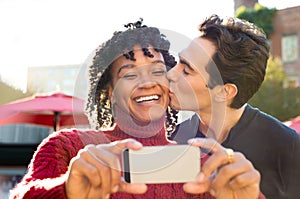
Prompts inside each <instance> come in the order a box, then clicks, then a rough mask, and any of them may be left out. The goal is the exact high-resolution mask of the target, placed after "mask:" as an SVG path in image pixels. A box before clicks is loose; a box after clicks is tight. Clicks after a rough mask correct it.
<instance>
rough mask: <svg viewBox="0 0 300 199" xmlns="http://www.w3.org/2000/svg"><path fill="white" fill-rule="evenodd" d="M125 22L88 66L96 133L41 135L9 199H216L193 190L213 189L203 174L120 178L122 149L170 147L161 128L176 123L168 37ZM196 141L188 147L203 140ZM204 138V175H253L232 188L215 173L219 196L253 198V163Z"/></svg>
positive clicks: (168, 129)
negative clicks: (184, 179) (189, 178)
mask: <svg viewBox="0 0 300 199" xmlns="http://www.w3.org/2000/svg"><path fill="white" fill-rule="evenodd" d="M127 27H128V30H126V31H123V32H116V33H115V34H114V36H113V37H112V38H111V39H110V40H108V41H107V42H105V43H103V44H102V45H101V46H100V48H99V49H98V50H97V52H96V55H95V57H94V58H93V64H92V65H91V66H90V68H89V75H90V88H89V93H88V100H87V104H86V111H87V115H88V116H89V120H90V122H91V124H92V125H93V126H94V127H95V128H96V130H89V131H83V130H77V129H70V130H68V131H67V130H63V131H60V132H56V133H54V134H53V135H51V136H50V137H49V138H48V139H46V140H44V141H43V143H41V145H40V146H39V147H38V149H37V151H36V152H35V154H34V156H33V159H32V161H31V163H30V165H29V168H28V173H27V174H26V175H25V176H24V178H23V180H22V181H21V182H20V183H19V184H18V185H17V186H16V187H15V189H14V190H13V191H12V192H11V195H10V198H69V199H70V198H72V199H77V198H78V199H79V198H203V197H206V198H213V197H212V196H211V195H210V194H209V193H205V194H198V195H196V194H194V193H196V192H197V193H204V192H207V191H211V193H213V191H212V190H211V189H210V184H213V183H215V182H214V181H213V182H208V181H205V182H204V179H203V177H201V176H203V174H199V176H198V182H196V181H195V182H191V183H187V184H185V185H183V184H180V183H174V184H151V185H147V186H146V185H145V184H134V183H132V184H128V183H125V182H124V181H123V180H122V177H121V164H120V162H119V156H120V154H121V153H122V151H123V149H125V148H129V149H133V150H139V149H141V147H142V146H152V145H169V144H173V143H172V142H170V141H169V140H168V139H167V134H168V133H166V132H172V131H173V129H174V126H175V123H176V116H175V114H176V112H174V111H172V110H171V109H170V108H168V103H169V96H168V80H167V78H166V68H167V67H172V66H174V65H175V62H174V59H173V57H172V56H170V54H169V53H168V50H169V46H170V44H169V42H168V41H167V40H166V39H165V38H164V36H163V35H161V34H160V32H159V30H158V29H157V28H152V27H146V26H142V24H141V21H138V22H136V23H131V24H129V25H128V26H127ZM166 109H168V113H167V114H165V112H166ZM166 115H167V116H166ZM166 118H167V119H166ZM165 121H166V124H165ZM197 141H198V142H194V143H193V145H197V146H201V145H203V143H201V142H202V141H201V140H197ZM205 143H206V144H207V147H209V148H211V147H212V146H214V150H213V151H212V153H213V154H212V156H211V157H210V158H209V160H208V161H207V162H208V164H205V165H204V166H203V168H206V173H208V174H210V173H213V172H214V171H215V170H217V169H222V168H223V166H224V165H232V166H233V168H234V167H235V165H239V168H240V170H239V174H237V173H234V172H231V171H227V172H226V171H224V172H220V173H223V174H226V173H228V172H229V173H230V175H226V176H227V177H230V178H231V177H234V176H236V175H240V176H241V177H240V179H244V177H245V176H243V175H245V174H246V176H247V175H248V176H251V177H250V178H249V177H246V179H247V181H246V183H244V184H243V186H242V187H241V186H240V185H239V184H237V183H236V182H235V181H234V180H233V181H232V184H231V185H228V184H222V179H224V178H222V177H221V178H220V177H218V176H219V175H218V174H216V177H215V178H214V179H215V181H216V182H219V187H220V189H222V190H224V195H223V196H224V198H232V197H234V194H236V192H237V191H236V190H238V191H240V192H238V193H239V194H243V193H244V194H247V197H245V198H257V196H258V192H259V188H258V183H259V180H260V178H259V173H258V172H257V171H256V170H255V169H254V168H253V167H252V165H251V163H250V162H249V161H248V160H246V159H245V158H244V157H243V156H242V155H241V154H239V153H228V155H227V154H226V153H225V152H226V151H225V150H224V148H223V147H221V146H220V145H218V144H217V145H216V143H215V142H214V141H212V140H208V141H206V142H205ZM208 145H209V146H208ZM228 158H229V159H228ZM228 161H229V162H228ZM231 161H232V162H231ZM209 162H210V163H209ZM228 163H232V164H228ZM180 172H184V171H180ZM233 173H234V174H233ZM231 174H232V175H234V176H232V175H231ZM249 174H251V175H249ZM252 174H253V175H252ZM224 176H225V175H224ZM253 176H254V177H253ZM218 179H221V180H218ZM243 182H244V180H243ZM202 185H203V186H202ZM183 186H184V187H183ZM182 187H183V188H182ZM195 188H197V190H196V192H195ZM184 190H185V191H184ZM233 193H234V194H233ZM227 195H228V197H227Z"/></svg>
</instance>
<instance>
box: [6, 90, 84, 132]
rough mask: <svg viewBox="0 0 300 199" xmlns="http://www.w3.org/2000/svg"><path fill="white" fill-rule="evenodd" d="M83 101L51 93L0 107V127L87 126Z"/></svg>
mask: <svg viewBox="0 0 300 199" xmlns="http://www.w3.org/2000/svg"><path fill="white" fill-rule="evenodd" d="M83 110H84V100H82V99H80V98H77V97H74V96H70V95H66V94H63V93H53V94H45V95H35V96H32V97H29V98H24V99H21V100H17V101H14V102H11V103H8V104H4V105H2V106H0V125H7V124H17V123H29V124H37V125H44V126H53V129H54V130H55V131H56V130H58V129H59V127H60V126H75V125H88V124H89V123H88V119H87V117H86V116H85V114H84V111H83Z"/></svg>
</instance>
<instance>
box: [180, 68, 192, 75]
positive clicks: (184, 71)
mask: <svg viewBox="0 0 300 199" xmlns="http://www.w3.org/2000/svg"><path fill="white" fill-rule="evenodd" d="M182 72H183V74H185V75H188V74H190V73H188V72H187V71H186V70H185V68H184V69H183V70H182Z"/></svg>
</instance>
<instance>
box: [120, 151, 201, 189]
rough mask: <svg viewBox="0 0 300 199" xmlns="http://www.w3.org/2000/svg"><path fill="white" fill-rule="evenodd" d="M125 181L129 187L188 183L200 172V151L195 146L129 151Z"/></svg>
mask: <svg viewBox="0 0 300 199" xmlns="http://www.w3.org/2000/svg"><path fill="white" fill-rule="evenodd" d="M122 159H123V161H122V162H123V177H124V179H125V181H126V182H128V183H146V184H157V183H184V182H192V181H195V179H196V176H197V174H198V173H199V172H200V165H201V164H200V161H201V159H200V148H198V147H195V146H191V145H168V146H144V147H143V148H142V149H141V150H138V151H134V150H130V149H125V150H124V151H123V154H122Z"/></svg>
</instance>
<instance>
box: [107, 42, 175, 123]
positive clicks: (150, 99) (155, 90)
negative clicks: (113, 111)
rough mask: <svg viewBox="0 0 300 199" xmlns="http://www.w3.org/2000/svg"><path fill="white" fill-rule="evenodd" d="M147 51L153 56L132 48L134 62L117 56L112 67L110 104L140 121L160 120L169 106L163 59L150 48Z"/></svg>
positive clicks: (139, 48)
mask: <svg viewBox="0 0 300 199" xmlns="http://www.w3.org/2000/svg"><path fill="white" fill-rule="evenodd" d="M149 51H150V52H151V53H152V54H153V55H154V57H152V58H150V57H148V56H145V55H144V52H143V50H142V49H141V47H139V46H135V48H134V51H133V52H134V58H135V59H136V60H135V61H132V60H129V59H126V58H125V57H124V56H120V57H119V58H118V59H116V61H114V63H113V65H112V77H113V80H112V102H113V103H114V104H115V105H116V106H118V107H119V108H121V109H122V110H123V111H124V112H128V113H129V114H130V115H131V116H132V117H133V118H135V119H136V120H138V121H142V122H150V121H153V120H157V119H160V118H161V117H162V116H163V115H164V114H165V111H166V109H167V106H168V104H169V90H168V86H169V82H168V80H167V78H166V66H165V63H164V59H163V56H162V55H161V53H159V52H156V51H155V50H154V49H153V48H149Z"/></svg>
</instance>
